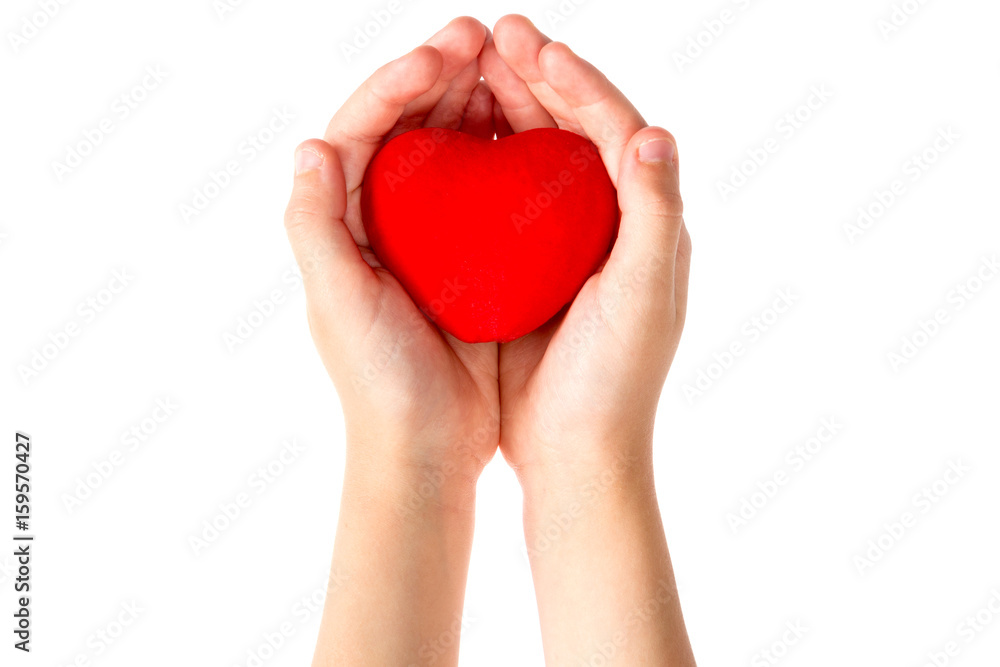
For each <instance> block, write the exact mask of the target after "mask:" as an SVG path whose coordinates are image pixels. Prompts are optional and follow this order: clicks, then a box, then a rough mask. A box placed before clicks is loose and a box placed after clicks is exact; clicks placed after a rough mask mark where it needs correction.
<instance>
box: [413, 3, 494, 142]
mask: <svg viewBox="0 0 1000 667" xmlns="http://www.w3.org/2000/svg"><path fill="white" fill-rule="evenodd" d="M487 32H488V31H487V29H486V26H484V25H483V24H482V23H480V22H479V21H477V20H476V19H474V18H471V17H469V16H462V17H459V18H457V19H454V20H453V21H452V22H451V23H449V24H448V25H446V26H445V27H444V28H442V29H441V30H440V31H438V33H437V34H435V35H434V36H433V37H431V38H430V39H429V40H427V42H426V43H425V46H430V47H433V48H435V49H437V51H438V52H439V53H440V54H441V57H442V66H441V71H440V73H439V75H438V81H437V83H436V84H434V85H433V86H432V87H431V89H430V90H428V91H427V92H425V93H424V94H422V95H420V96H419V97H417V98H416V99H414V100H413V101H411V102H410V103H409V104H407V105H406V108H405V109H404V110H403V114H402V116H403V118H402V120H401V124H400V127H399V128H397V132H396V133H398V132H405V131H407V130H411V129H417V128H420V127H423V126H424V124H425V122H426V120H427V117H428V115H429V114H430V113H431V112H432V111H433V110H434V109H435V108H436V107H437V106H438V104H439V103H440V102H441V100H442V98H443V97H444V96H445V93H446V92H448V90H449V89H450V88H451V85H452V82H453V81H455V80H456V79H457V78H458V77H459V76H461V75H462V74H463V72H465V71H466V69H467V68H468V67H469V65H470V64H472V63H475V62H476V57H477V56H478V55H479V52H480V51H482V49H483V43H484V42H485V41H486V34H487ZM476 67H477V68H478V63H477V64H476ZM478 80H479V76H478V75H477V76H476V77H475V81H478ZM466 85H467V87H468V89H469V91H470V92H471V91H472V89H473V88H474V87H475V83H467V84H466ZM463 106H464V105H463Z"/></svg>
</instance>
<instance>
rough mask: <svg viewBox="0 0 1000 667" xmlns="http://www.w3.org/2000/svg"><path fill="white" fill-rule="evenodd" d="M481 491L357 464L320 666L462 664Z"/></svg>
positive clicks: (347, 486) (342, 522)
mask: <svg viewBox="0 0 1000 667" xmlns="http://www.w3.org/2000/svg"><path fill="white" fill-rule="evenodd" d="M474 501H475V487H474V485H473V486H470V485H468V484H466V483H465V482H464V480H459V479H452V478H450V477H446V476H442V477H436V476H433V475H432V476H430V477H429V476H428V475H427V474H426V471H413V470H389V469H385V468H376V467H374V466H370V465H363V464H361V463H352V462H350V461H349V462H348V467H347V471H346V473H345V482H344V492H343V497H342V500H341V508H340V518H339V523H338V527H337V538H336V544H335V546H334V556H333V566H332V573H333V576H334V577H335V578H336V582H337V585H336V586H335V587H333V589H332V590H331V591H330V593H329V595H328V597H327V601H326V607H325V609H324V612H323V621H322V625H321V628H320V637H319V642H318V644H317V649H316V655H315V658H314V661H313V665H314V667H319V666H323V667H326V666H328V665H350V666H354V665H379V666H381V665H402V666H408V665H426V664H431V663H433V664H435V665H455V664H457V662H458V638H459V634H460V631H461V617H462V604H463V599H464V591H465V580H466V575H467V572H468V566H469V555H470V551H471V546H472V533H473V509H474Z"/></svg>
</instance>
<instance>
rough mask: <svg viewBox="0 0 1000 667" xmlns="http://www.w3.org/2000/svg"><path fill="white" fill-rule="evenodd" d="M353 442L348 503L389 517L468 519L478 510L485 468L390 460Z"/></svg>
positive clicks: (423, 460)
mask: <svg viewBox="0 0 1000 667" xmlns="http://www.w3.org/2000/svg"><path fill="white" fill-rule="evenodd" d="M373 449H374V448H372V447H370V446H369V445H368V444H366V443H363V442H358V441H354V440H349V441H348V445H347V450H348V456H347V463H346V465H345V469H344V495H345V498H347V497H352V498H359V499H363V500H364V502H366V503H369V504H375V505H377V506H378V507H379V508H380V509H381V510H382V511H384V512H385V513H386V514H388V515H394V516H395V517H397V518H399V519H406V520H412V519H414V518H417V517H419V516H426V515H433V514H444V515H458V516H461V515H468V516H469V517H471V516H472V515H473V513H474V511H475V498H476V483H477V482H478V479H479V474H480V473H481V472H482V467H481V466H479V465H477V464H476V463H473V462H457V461H453V460H451V459H441V460H433V459H428V458H421V457H414V456H407V455H385V454H382V453H379V452H377V451H373Z"/></svg>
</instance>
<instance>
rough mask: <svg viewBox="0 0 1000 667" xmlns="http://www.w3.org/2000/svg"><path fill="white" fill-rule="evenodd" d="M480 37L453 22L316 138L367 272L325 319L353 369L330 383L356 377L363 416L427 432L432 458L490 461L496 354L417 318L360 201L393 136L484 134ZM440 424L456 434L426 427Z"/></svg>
mask: <svg viewBox="0 0 1000 667" xmlns="http://www.w3.org/2000/svg"><path fill="white" fill-rule="evenodd" d="M485 38H486V29H485V27H484V26H482V24H480V23H479V22H478V21H474V20H472V19H456V20H455V21H453V22H452V23H450V24H449V25H448V26H447V27H446V28H445V29H444V30H442V31H441V32H439V33H438V34H437V35H435V36H434V37H432V38H431V39H430V40H429V41H428V42H427V44H426V45H425V46H422V47H419V48H418V49H416V50H414V51H413V52H411V53H410V54H408V55H407V56H404V57H403V58H401V59H399V60H397V61H394V62H393V63H390V64H389V65H386V66H385V67H383V68H381V69H380V70H379V71H378V72H376V73H375V75H373V76H372V77H371V79H369V80H368V81H367V82H366V83H365V85H363V86H362V87H361V88H360V89H359V90H358V91H357V92H356V93H355V94H354V95H353V96H352V98H351V99H350V100H349V101H348V102H347V103H346V104H345V105H344V107H342V108H341V109H340V110H339V111H338V112H337V114H336V115H335V116H334V118H333V120H332V121H331V122H330V125H329V127H328V128H327V132H326V136H325V138H326V141H327V142H328V143H329V144H330V145H331V146H332V147H333V149H334V150H335V151H336V153H337V156H338V157H339V161H340V163H341V166H342V170H343V182H344V188H345V189H344V191H343V195H344V208H343V213H342V221H343V223H344V227H345V228H346V230H347V231H349V233H350V235H351V237H352V238H353V241H354V244H356V246H357V249H358V252H359V254H360V257H361V259H363V260H364V262H365V263H367V265H368V267H363V268H362V269H358V270H354V271H352V272H351V273H350V276H349V278H350V281H349V282H350V284H349V285H347V286H345V287H347V288H348V289H347V290H345V292H346V293H347V294H348V296H346V297H343V298H344V302H343V304H342V306H343V307H342V308H341V309H340V310H339V312H337V313H336V314H332V315H330V314H328V315H329V316H331V317H334V318H337V320H338V323H337V327H338V336H337V338H338V339H339V340H338V344H339V345H341V346H342V345H345V344H346V345H350V346H351V348H352V350H354V351H355V352H353V353H352V355H351V356H352V358H353V359H354V360H356V365H357V367H355V368H352V369H350V371H349V372H350V373H351V375H352V377H350V378H346V377H341V378H340V380H342V382H338V385H340V384H342V383H345V382H351V383H352V384H353V385H355V386H356V385H358V384H359V378H360V385H361V387H362V389H365V388H367V387H368V386H369V385H372V384H376V383H377V385H378V387H379V398H380V401H369V404H372V403H378V402H381V403H385V405H384V406H383V407H382V408H381V409H380V412H381V413H382V414H375V415H370V416H371V417H372V418H374V419H380V418H382V415H385V416H386V418H387V419H388V416H389V415H396V416H398V415H404V419H405V420H406V421H407V422H409V423H416V424H426V425H428V430H429V431H432V432H433V439H434V440H435V442H433V443H430V444H431V447H432V448H433V449H434V450H435V451H436V453H437V454H444V455H446V458H447V455H448V454H449V453H455V450H456V449H457V448H461V449H462V451H461V452H460V453H462V454H466V455H468V454H471V455H472V456H473V457H475V458H476V459H478V460H479V461H485V460H488V459H489V458H490V457H491V456H492V455H493V452H494V451H495V449H496V444H497V441H498V439H499V416H498V415H499V393H498V389H497V377H496V373H497V346H496V345H470V344H467V343H463V342H461V341H459V340H458V339H456V338H454V337H453V336H451V335H449V334H447V333H444V332H442V331H441V330H440V329H438V328H437V327H436V326H434V325H433V324H432V323H431V322H430V321H428V320H427V319H426V318H425V317H424V316H423V315H422V313H421V312H420V311H419V310H418V308H417V306H416V305H415V304H414V303H413V301H412V299H411V298H410V296H409V295H408V294H407V292H406V291H405V289H404V288H403V287H402V285H401V284H400V283H399V281H398V280H396V279H395V277H393V276H392V275H391V274H390V273H389V272H388V271H387V270H385V269H384V268H382V267H381V265H380V263H379V261H378V258H377V257H376V255H375V253H374V252H373V251H372V249H371V248H370V246H369V241H368V238H367V234H366V233H365V229H364V224H363V221H362V216H361V206H360V202H361V190H362V187H363V182H364V176H365V171H366V169H367V167H368V163H369V162H370V160H371V158H372V157H373V156H374V154H375V153H376V152H377V150H378V148H380V147H381V145H384V143H385V142H386V141H389V140H391V139H392V138H394V137H395V136H397V135H399V134H401V133H403V132H406V131H409V130H413V129H417V128H421V127H444V128H448V129H453V130H460V131H464V132H468V133H470V134H474V135H476V136H481V137H484V138H486V137H492V136H493V133H494V123H493V98H492V95H490V94H489V90H488V89H487V88H486V87H485V85H483V84H481V83H480V78H481V76H480V71H479V66H478V62H477V59H476V57H477V55H478V53H479V51H480V50H481V48H482V45H483V42H484V40H485ZM358 263H359V264H360V262H358ZM319 338H323V336H322V335H321V336H319ZM317 343H318V344H320V345H322V344H323V343H322V342H321V341H319V340H318V341H317ZM328 344H329V343H328ZM336 354H337V353H336V352H334V354H332V355H331V358H332V357H333V356H334V355H336ZM341 355H342V353H341ZM324 356H325V355H324ZM340 358H342V356H341V357H340ZM338 371H339V372H340V374H341V375H343V369H331V374H334V373H336V372H338ZM440 424H450V425H458V426H456V427H455V428H453V429H448V428H445V429H440V428H435V427H436V426H437V425H440ZM440 450H445V451H440Z"/></svg>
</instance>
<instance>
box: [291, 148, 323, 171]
mask: <svg viewBox="0 0 1000 667" xmlns="http://www.w3.org/2000/svg"><path fill="white" fill-rule="evenodd" d="M322 166H323V156H322V155H320V154H319V153H317V152H316V151H314V150H313V149H311V148H303V149H302V150H300V151H299V152H298V153H296V154H295V175H296V176H298V175H299V174H301V173H303V172H306V171H310V170H312V169H319V168H320V167H322Z"/></svg>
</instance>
